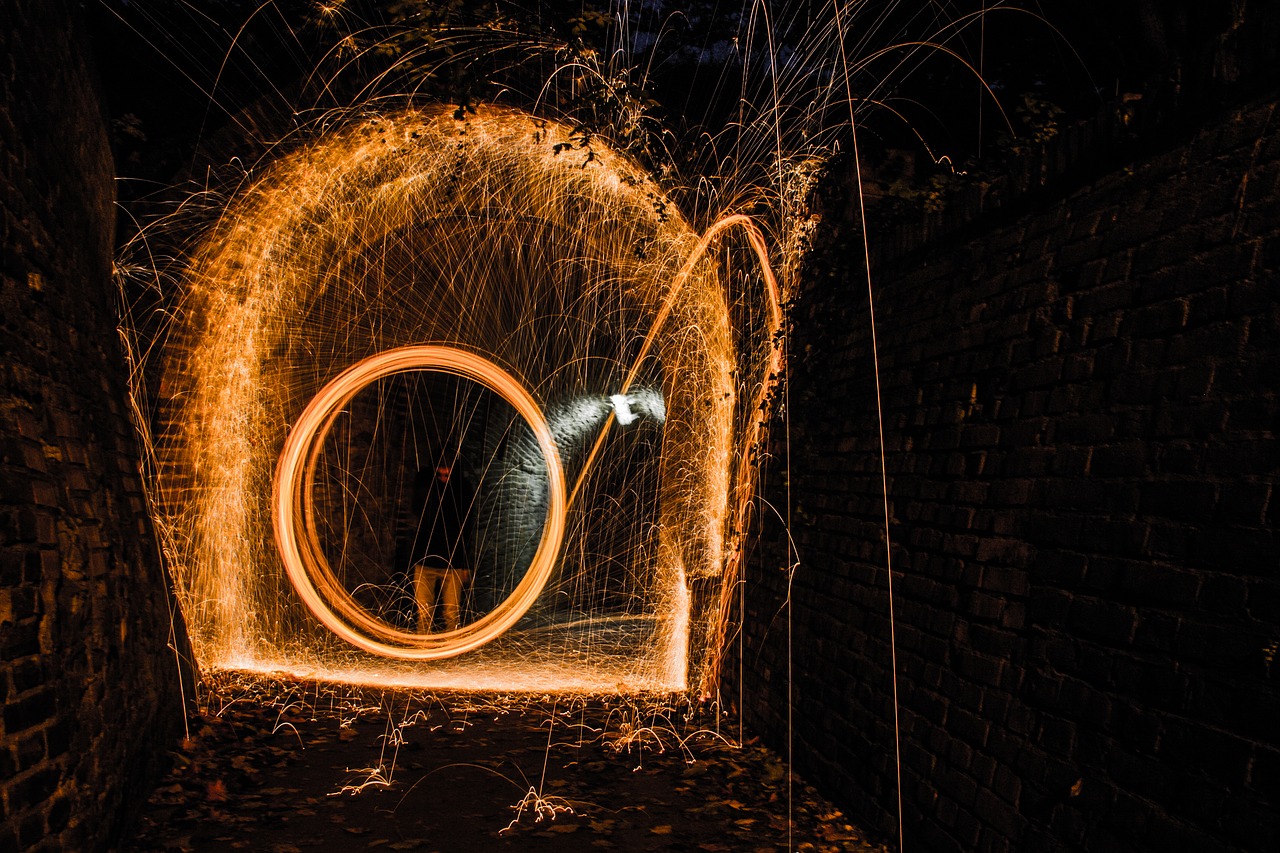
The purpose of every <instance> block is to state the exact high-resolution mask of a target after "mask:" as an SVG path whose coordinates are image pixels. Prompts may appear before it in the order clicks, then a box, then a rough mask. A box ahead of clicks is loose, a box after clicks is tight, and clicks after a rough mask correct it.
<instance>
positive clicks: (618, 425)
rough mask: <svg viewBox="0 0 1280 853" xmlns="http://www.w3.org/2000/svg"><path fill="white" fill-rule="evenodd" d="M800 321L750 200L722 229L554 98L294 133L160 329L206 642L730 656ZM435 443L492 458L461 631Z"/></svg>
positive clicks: (498, 672) (292, 666) (234, 212)
mask: <svg viewBox="0 0 1280 853" xmlns="http://www.w3.org/2000/svg"><path fill="white" fill-rule="evenodd" d="M780 325H781V317H780V313H779V309H778V297H777V285H776V282H775V280H774V276H773V273H772V271H771V270H770V269H769V266H768V262H767V258H766V254H765V245H764V240H763V237H762V236H761V235H760V233H759V231H758V230H757V229H756V227H755V226H754V224H753V223H752V222H751V221H750V220H749V219H747V218H745V217H741V216H728V217H724V218H722V219H720V220H719V221H717V222H716V223H714V224H713V225H712V226H711V227H709V228H708V229H707V230H706V231H705V232H704V233H703V234H701V235H699V234H698V233H696V232H695V231H694V229H693V228H692V227H691V226H690V225H689V224H687V223H686V222H685V220H684V219H683V218H682V217H681V216H680V214H679V213H678V212H677V210H676V208H675V206H674V205H673V204H672V203H671V202H670V201H669V200H668V199H667V197H666V195H665V194H664V192H663V191H662V190H661V189H660V188H659V187H658V186H657V185H656V184H654V183H653V181H652V180H650V179H649V178H648V177H646V176H645V175H644V173H643V172H641V171H640V170H639V169H638V168H637V167H636V166H634V165H633V164H632V163H630V162H629V161H628V160H626V159H625V158H624V157H622V156H620V155H618V154H616V153H614V152H612V151H611V150H610V149H609V148H608V147H607V146H605V145H604V144H603V143H601V142H600V141H599V140H597V139H591V138H586V137H585V136H582V135H580V134H578V135H575V133H574V131H571V130H570V129H569V128H567V127H564V126H561V125H558V124H556V123H554V122H548V121H544V120H541V119H536V118H533V117H531V116H528V115H525V114H521V113H517V112H514V111H504V110H498V109H493V108H488V109H481V110H480V111H479V112H478V113H476V114H465V115H463V117H461V118H459V117H457V116H455V114H454V113H453V112H452V111H443V110H425V111H423V110H419V111H414V110H405V111H402V112H399V113H396V114H393V115H383V116H379V117H377V118H370V119H367V120H365V121H363V122H360V123H357V124H355V125H353V126H350V127H347V128H345V129H340V130H337V131H334V132H331V133H329V134H328V135H325V136H323V137H321V138H319V139H318V140H317V141H315V142H314V143H313V144H311V145H309V146H307V147H305V148H303V149H301V150H299V151H297V152H295V153H293V154H291V155H289V156H286V157H284V158H282V159H281V160H280V161H279V162H278V163H277V164H276V165H275V166H274V167H273V168H272V169H271V170H269V172H268V173H267V174H266V175H265V176H264V177H262V178H261V179H259V180H258V181H257V182H256V183H254V184H253V185H252V186H250V187H249V188H248V189H247V190H245V191H244V192H243V193H241V194H240V195H239V196H238V197H237V198H236V199H235V200H234V201H233V202H232V203H231V204H230V205H229V206H228V207H227V209H226V210H225V212H224V214H223V216H222V218H221V220H220V221H219V222H218V223H217V224H216V225H215V226H214V227H213V228H212V229H211V230H210V232H209V233H208V234H207V236H206V237H205V238H204V240H203V242H202V243H201V245H200V246H199V247H198V248H197V249H196V250H195V251H194V252H193V253H192V256H191V258H190V262H189V266H188V267H187V269H186V273H185V275H184V293H183V296H182V299H181V301H180V303H179V305H178V308H177V310H176V311H175V313H174V320H173V323H172V326H171V327H170V329H169V330H168V335H167V338H166V343H165V351H164V357H163V361H164V364H163V368H162V369H163V378H162V382H161V386H160V387H161V388H162V389H163V390H162V394H161V397H162V399H160V400H159V406H158V410H159V412H160V418H161V425H160V429H159V431H158V437H157V439H156V442H155V448H154V451H155V458H156V462H157V464H156V466H155V471H154V474H153V483H152V494H153V495H154V503H155V510H156V515H157V522H158V527H159V529H160V531H161V536H162V538H163V542H164V545H165V548H166V552H167V555H168V558H169V562H170V565H171V567H172V570H173V573H174V576H175V580H176V582H177V586H178V588H179V594H180V596H181V600H182V605H183V611H184V614H185V617H186V620H187V623H188V628H189V631H190V634H191V636H192V640H193V643H194V646H195V649H196V653H197V656H198V658H199V660H200V663H201V665H202V666H204V667H206V668H209V669H250V670H258V671H262V670H277V671H285V672H292V673H296V674H306V675H309V676H314V677H321V678H331V679H335V680H344V681H352V682H364V683H372V682H376V683H380V684H399V685H405V686H422V687H467V688H472V689H485V688H496V689H503V690H521V689H523V690H561V689H562V690H626V691H635V690H650V689H661V690H669V689H682V688H684V687H686V686H687V685H688V683H689V682H690V679H691V678H692V679H702V678H704V677H705V676H706V675H707V670H708V668H709V667H710V666H712V665H713V663H714V660H715V651H716V649H715V648H713V647H714V646H715V645H717V644H718V643H719V637H720V632H719V630H718V623H719V620H720V619H721V618H722V613H721V609H722V600H723V596H722V594H721V593H722V590H723V588H724V586H725V585H726V584H727V583H730V582H731V578H730V576H731V575H732V574H733V572H734V571H735V570H736V558H737V549H736V542H737V541H738V539H739V538H740V534H741V531H742V529H743V526H744V525H745V520H746V515H747V512H746V507H747V506H748V503H749V502H750V500H751V498H752V491H753V485H754V480H753V476H752V470H753V464H754V463H753V460H752V459H751V458H750V452H749V451H750V448H752V447H754V446H755V445H756V444H757V442H758V439H759V435H758V431H759V429H760V424H761V419H762V417H763V415H762V410H763V405H762V404H763V403H764V401H765V399H766V397H767V394H768V391H769V387H770V383H771V382H772V381H773V378H774V377H775V376H776V375H777V373H778V371H779V369H780V351H779V348H778V347H779V345H778V338H777V333H778V331H779V328H780ZM438 465H445V466H446V467H447V466H450V465H451V466H453V469H454V470H457V471H459V472H460V474H459V476H460V477H463V478H465V479H466V480H467V481H468V482H469V483H470V484H471V492H470V499H469V503H468V505H467V518H468V519H469V521H468V527H467V530H468V532H467V533H466V535H465V538H466V540H467V541H466V549H467V552H468V553H469V554H470V558H469V559H470V562H471V566H472V569H473V571H472V572H471V576H472V577H471V580H470V582H469V583H468V585H467V587H466V593H465V600H464V602H463V605H462V611H463V618H462V621H461V623H460V624H458V625H448V626H446V627H445V628H444V629H443V630H439V631H437V630H435V629H434V627H432V626H431V625H430V623H429V622H428V624H427V625H426V627H423V624H422V623H421V622H420V621H419V622H418V623H417V626H416V627H415V626H414V624H412V620H407V619H406V616H405V611H406V599H408V607H409V609H412V604H413V599H412V594H409V593H406V577H407V575H406V572H407V571H408V562H407V558H406V554H408V553H409V552H410V551H411V550H412V547H413V542H414V541H415V539H414V537H415V536H416V535H417V533H415V530H417V529H418V526H420V523H421V522H420V520H419V519H418V518H416V517H415V513H414V510H413V509H412V506H413V501H412V500H411V493H412V492H413V483H414V478H415V472H417V473H418V476H421V472H422V471H431V470H434V469H435V468H436V467H437V466H438ZM419 618H420V617H419Z"/></svg>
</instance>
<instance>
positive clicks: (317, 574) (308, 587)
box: [272, 344, 566, 660]
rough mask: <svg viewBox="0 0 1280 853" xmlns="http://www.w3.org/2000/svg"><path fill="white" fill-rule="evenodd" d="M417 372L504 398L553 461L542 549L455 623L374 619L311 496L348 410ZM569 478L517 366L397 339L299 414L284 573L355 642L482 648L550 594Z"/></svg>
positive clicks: (394, 651) (275, 514)
mask: <svg viewBox="0 0 1280 853" xmlns="http://www.w3.org/2000/svg"><path fill="white" fill-rule="evenodd" d="M414 370H426V371H436V372H441V373H449V374H453V375H456V376H460V377H462V378H464V379H469V380H471V381H473V382H477V383H479V384H481V385H483V386H485V387H486V388H488V389H489V390H491V391H493V392H494V393H496V394H498V395H499V396H501V397H502V398H503V399H505V400H506V401H507V402H508V403H510V404H511V405H512V407H513V408H515V410H516V411H517V412H518V413H519V414H520V416H521V417H522V418H524V420H525V422H526V423H527V424H528V426H529V428H530V429H531V430H532V432H533V435H534V438H535V440H536V441H537V443H538V447H539V449H540V450H541V452H542V455H543V460H544V461H545V462H546V466H547V492H548V508H547V517H546V521H545V523H544V526H543V531H542V538H541V540H540V541H539V543H538V549H537V552H536V553H535V555H534V558H533V561H532V563H531V564H530V566H529V569H528V571H527V572H526V573H525V575H524V577H523V578H522V579H521V580H520V582H519V583H518V584H517V585H516V588H515V589H514V590H513V591H512V593H511V595H510V596H508V597H507V598H506V599H505V600H504V601H502V602H500V603H499V604H498V606H497V607H495V608H494V609H493V610H492V611H490V612H489V613H487V614H485V615H484V616H482V617H481V618H480V619H477V620H476V621H475V622H472V623H469V624H467V625H464V626H461V627H459V628H457V629H454V630H451V631H444V632H440V633H418V632H412V631H402V630H400V629H398V628H395V627H393V626H391V625H389V624H387V623H385V622H383V621H382V620H380V619H376V618H374V617H372V616H371V615H370V614H369V613H368V612H367V611H366V610H365V609H364V608H363V607H361V606H360V605H359V604H358V603H356V601H355V600H354V599H353V598H352V597H351V594H350V593H349V592H347V590H346V589H345V588H344V587H343V586H342V584H341V583H340V582H339V581H338V579H337V578H336V577H335V575H334V573H333V570H332V568H331V567H330V566H329V563H328V560H327V558H326V557H325V556H324V553H323V549H322V548H321V547H320V543H319V540H318V536H317V533H316V525H315V520H314V517H313V514H312V509H311V500H310V494H311V491H312V488H313V486H314V482H315V469H316V462H317V459H318V457H319V454H320V449H321V448H322V446H323V445H324V441H325V438H326V437H327V435H328V433H329V430H330V429H331V428H332V426H333V423H334V421H335V420H336V419H337V417H338V415H339V414H340V413H341V410H342V408H343V407H344V406H345V405H346V404H347V403H349V402H350V401H351V399H352V398H353V397H355V395H356V394H358V393H359V392H360V391H362V390H363V389H364V388H366V387H368V386H369V385H370V384H372V383H373V382H375V381H377V380H379V379H382V378H385V377H387V376H391V375H393V374H396V373H403V372H407V371H414ZM565 507H566V499H565V479H564V470H563V468H562V467H561V464H560V457H559V452H558V450H557V449H556V444H555V440H554V439H553V437H552V435H551V429H550V427H549V426H548V424H547V420H546V417H545V416H544V415H543V413H542V409H541V407H539V406H538V404H537V402H536V401H535V400H534V399H533V396H532V395H531V394H529V392H528V391H527V390H525V388H524V386H523V385H521V384H520V382H518V381H517V380H516V379H515V378H514V377H513V376H511V374H509V373H507V372H506V371H505V370H503V369H502V368H501V367H499V366H498V365H496V364H494V363H493V362H492V361H490V360H489V359H486V358H484V357H483V356H480V355H477V354H475V353H472V352H468V351H466V350H462V349H459V348H457V347H452V346H443V345H439V344H423V345H415V346H405V347H397V348H395V349H391V350H386V351H384V352H381V353H377V354H375V355H372V356H370V357H368V358H366V359H364V360H362V361H360V362H358V363H357V364H354V365H352V366H351V367H349V368H348V369H347V370H345V371H343V372H342V373H341V374H339V375H338V376H337V377H335V378H334V379H333V380H331V381H330V382H329V383H328V384H327V385H325V386H324V387H323V388H322V389H321V390H320V392H319V393H318V394H316V396H315V397H313V398H312V400H311V402H310V403H308V404H307V407H306V408H305V409H304V410H303V412H302V414H301V415H300V416H299V417H298V420H297V422H296V423H295V424H294V427H293V430H292V431H291V432H290V434H289V437H288V439H286V441H285V446H284V449H283V451H282V452H281V454H280V461H279V464H278V465H277V468H276V474H275V480H274V485H273V493H272V526H273V529H274V531H275V535H276V542H277V545H278V546H279V550H280V556H281V559H282V560H283V562H284V568H285V573H286V575H287V576H288V578H289V580H290V582H291V583H292V584H293V586H294V589H295V590H297V592H298V595H299V597H300V598H301V599H302V602H303V604H305V605H306V607H307V609H308V610H309V611H310V612H311V613H312V615H313V616H315V617H316V618H317V619H318V620H319V621H320V622H321V624H323V625H324V626H325V627H326V628H328V629H329V630H330V631H332V632H333V633H334V634H335V635H337V636H338V637H340V638H342V639H343V640H346V641H347V642H348V643H351V644H352V645H354V646H356V647H357V648H361V649H364V650H365V651H368V652H372V653H373V654H377V655H381V656H383V657H391V658H399V659H402V660H438V659H442V658H449V657H455V656H457V655H460V654H463V653H464V652H468V651H471V650H473V649H477V648H479V647H480V646H483V645H485V644H486V643H488V642H490V641H491V640H493V639H495V638H496V637H499V636H501V635H502V634H503V633H504V632H506V631H507V630H508V629H509V628H510V627H511V626H512V625H514V624H515V623H516V622H517V621H519V619H520V617H521V616H523V615H524V614H525V612H527V611H528V609H529V607H531V606H532V605H533V602H534V601H535V600H536V599H537V597H538V595H539V594H540V593H541V592H542V588H543V587H544V586H545V585H546V583H547V580H548V579H549V578H550V577H551V574H552V571H553V570H554V568H555V564H556V560H557V557H558V555H559V552H560V545H561V543H562V541H563V538H564V529H565Z"/></svg>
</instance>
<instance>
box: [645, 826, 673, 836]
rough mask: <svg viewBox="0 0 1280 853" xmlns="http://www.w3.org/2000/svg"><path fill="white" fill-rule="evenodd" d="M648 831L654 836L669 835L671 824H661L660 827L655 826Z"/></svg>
mask: <svg viewBox="0 0 1280 853" xmlns="http://www.w3.org/2000/svg"><path fill="white" fill-rule="evenodd" d="M649 831H650V832H652V833H653V834H654V835H670V834H671V824H663V825H662V826H655V827H653V828H652V829H650V830H649Z"/></svg>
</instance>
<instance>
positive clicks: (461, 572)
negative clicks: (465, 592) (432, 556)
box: [413, 563, 471, 634]
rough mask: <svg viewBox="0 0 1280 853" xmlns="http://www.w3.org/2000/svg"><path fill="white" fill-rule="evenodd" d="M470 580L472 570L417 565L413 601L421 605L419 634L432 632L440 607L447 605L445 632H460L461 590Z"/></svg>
mask: <svg viewBox="0 0 1280 853" xmlns="http://www.w3.org/2000/svg"><path fill="white" fill-rule="evenodd" d="M470 577H471V572H470V571H469V570H467V569H455V568H453V567H452V566H433V565H428V564H424V563H419V564H418V565H416V566H414V568H413V599H414V601H415V602H416V603H417V605H418V632H419V633H421V634H429V633H431V629H432V627H433V625H434V623H435V617H436V605H437V604H441V605H443V606H444V626H445V630H446V631H455V630H457V628H458V625H459V622H460V620H461V616H462V587H463V585H464V584H466V582H467V581H468V580H469V579H470Z"/></svg>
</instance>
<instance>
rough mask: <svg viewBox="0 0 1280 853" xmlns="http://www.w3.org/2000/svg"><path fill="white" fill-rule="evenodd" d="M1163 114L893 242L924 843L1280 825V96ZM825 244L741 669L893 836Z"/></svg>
mask: <svg viewBox="0 0 1280 853" xmlns="http://www.w3.org/2000/svg"><path fill="white" fill-rule="evenodd" d="M1166 145H1171V146H1172V147H1166V148H1165V149H1164V150H1148V151H1147V152H1146V153H1144V154H1143V155H1141V156H1140V157H1137V158H1136V159H1133V160H1130V161H1129V162H1126V163H1123V164H1122V168H1120V169H1118V170H1115V171H1111V172H1109V173H1105V174H1104V173H1100V172H1099V173H1095V174H1094V175H1093V176H1092V177H1090V178H1088V179H1087V180H1080V179H1079V176H1077V180H1076V181H1075V182H1074V184H1071V185H1069V186H1066V187H1064V188H1062V189H1060V190H1058V191H1057V192H1056V194H1052V193H1050V192H1048V191H1039V192H1037V193H1032V194H1030V195H1027V196H1025V197H1023V198H1021V199H1014V200H1010V201H1008V202H1007V203H1006V204H1005V205H1004V206H1003V208H1000V209H997V210H995V211H988V212H986V213H985V214H984V215H983V216H981V217H980V218H978V219H977V220H976V221H974V222H972V223H970V224H968V225H962V226H959V227H958V228H956V229H953V230H952V231H951V233H950V234H949V235H948V236H945V237H943V238H939V239H933V240H931V241H928V242H917V243H916V244H914V246H913V245H912V244H911V243H910V241H906V242H900V243H898V244H895V245H896V248H895V252H896V253H890V252H886V253H884V254H883V255H882V256H881V257H880V258H879V259H878V260H873V265H872V268H873V281H874V284H875V288H876V310H877V319H878V339H879V350H880V375H881V378H882V381H883V401H884V406H885V437H886V441H887V444H888V455H887V465H888V474H889V488H890V493H891V506H892V522H891V538H892V542H893V561H894V580H895V587H894V591H895V605H896V607H895V613H896V617H897V619H896V636H897V672H898V675H899V691H900V696H899V700H900V707H901V717H900V718H901V725H902V736H901V743H902V787H903V799H904V815H905V823H906V844H907V849H908V850H916V851H920V850H930V851H969V850H978V851H1006V850H1037V851H1040V850H1047V851H1053V850H1080V849H1088V850H1090V851H1111V850H1151V851H1165V850H1197V851H1219V850H1258V851H1262V850H1274V849H1280V748H1278V747H1277V744H1280V698H1278V697H1280V660H1276V661H1274V662H1272V661H1271V660H1270V657H1271V655H1272V654H1273V653H1274V650H1275V644H1276V643H1277V641H1280V559H1278V555H1280V548H1278V547H1277V546H1278V544H1280V543H1277V541H1276V533H1275V529H1276V523H1277V521H1278V520H1280V495H1277V494H1276V472H1277V469H1278V468H1280V444H1277V442H1276V436H1275V432H1276V429H1277V427H1278V426H1280V401H1278V399H1277V392H1278V391H1280V289H1278V288H1280V283H1278V278H1277V269H1278V268H1280V204H1278V202H1277V199H1280V110H1277V104H1276V101H1275V100H1274V99H1271V100H1266V101H1263V102H1261V103H1257V104H1254V105H1252V106H1249V107H1247V108H1243V109H1238V110H1236V111H1235V112H1232V113H1230V114H1227V115H1221V116H1218V117H1216V118H1215V120H1214V121H1213V122H1212V123H1211V124H1210V125H1209V126H1207V127H1206V128H1205V129H1204V130H1202V131H1201V132H1198V133H1196V134H1195V135H1193V136H1186V137H1183V138H1182V139H1181V140H1179V141H1176V142H1167V143H1166ZM839 218H840V217H838V216H833V217H830V219H833V220H835V219H839ZM819 246H820V249H819V251H818V252H817V253H816V255H815V257H814V259H813V261H812V263H811V264H810V266H809V274H808V281H807V284H806V290H805V292H804V293H803V294H802V295H801V297H800V299H799V301H798V304H797V307H796V310H795V329H794V333H793V336H792V339H791V362H790V370H791V378H790V383H791V385H790V389H789V406H790V422H789V443H786V444H783V443H778V444H776V446H775V447H774V452H775V457H774V462H773V464H772V465H771V467H770V470H769V471H767V472H766V490H767V494H768V496H769V498H770V500H771V502H772V503H773V505H774V506H777V507H790V509H789V518H790V528H789V529H790V534H791V536H792V537H793V539H794V544H795V551H794V552H792V551H789V550H788V548H787V546H786V540H785V537H784V536H783V535H782V533H783V529H782V525H781V524H780V523H779V522H778V521H776V520H770V519H768V518H766V519H764V520H763V530H762V532H761V535H760V542H759V544H758V546H757V548H756V550H755V553H754V556H753V558H752V560H751V562H750V566H749V569H748V576H747V584H746V592H745V601H746V604H745V618H744V619H743V620H742V623H743V625H744V632H743V633H744V637H745V640H744V642H743V644H742V646H741V656H740V658H738V659H736V660H731V661H730V663H729V665H728V667H727V670H726V695H727V696H732V697H734V700H733V701H735V702H736V701H737V698H736V697H737V696H738V695H739V692H740V695H741V696H742V697H743V698H742V702H743V704H744V713H745V715H746V717H747V720H748V722H749V723H750V724H751V725H752V726H753V727H754V728H755V729H756V730H758V731H760V732H762V733H763V734H764V735H765V736H766V738H767V739H769V740H772V741H773V742H774V744H775V745H779V746H785V745H786V744H787V743H788V738H790V743H791V747H792V749H793V751H794V760H795V763H796V765H797V767H798V768H799V769H800V771H801V772H802V773H803V774H807V775H808V776H810V777H812V779H813V780H814V781H815V782H818V783H820V785H821V786H822V787H824V789H825V793H827V794H828V795H830V796H832V797H835V798H837V799H838V800H842V801H843V803H844V804H845V805H846V806H847V807H848V808H849V809H850V810H851V812H852V813H853V814H854V815H855V816H856V817H857V818H858V819H859V820H861V821H863V822H864V824H866V825H867V826H868V828H872V827H876V828H879V829H880V830H882V831H883V832H884V833H885V834H886V835H895V834H896V831H897V825H896V820H897V818H896V803H895V796H896V795H895V761H894V732H893V700H892V688H891V682H890V671H891V669H890V651H889V644H888V640H889V621H888V615H889V602H888V596H887V577H886V569H885V547H884V542H883V535H882V528H883V515H882V512H883V509H882V503H881V481H880V469H879V464H880V463H879V456H878V446H877V419H876V405H875V388H874V379H873V377H874V373H873V364H872V360H871V351H870V340H869V323H868V306H867V298H866V282H865V278H864V273H863V269H862V266H861V262H860V257H861V244H860V241H859V239H858V237H857V235H856V233H853V228H852V226H850V225H845V226H843V227H836V228H835V229H833V230H831V229H829V230H828V232H827V233H826V235H825V236H824V237H822V238H820V240H819ZM775 435H782V430H781V429H777V430H775ZM793 561H794V562H796V563H798V567H797V568H795V570H794V575H793V576H792V577H791V578H790V580H791V584H790V609H789V610H788V609H787V607H786V606H785V602H786V596H787V590H788V572H787V567H788V566H789V565H792V564H793ZM788 622H789V623H790V629H788ZM789 670H791V674H790V675H789ZM788 682H789V688H787V687H786V685H788ZM784 689H789V691H790V692H789V694H784V692H783V691H784Z"/></svg>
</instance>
